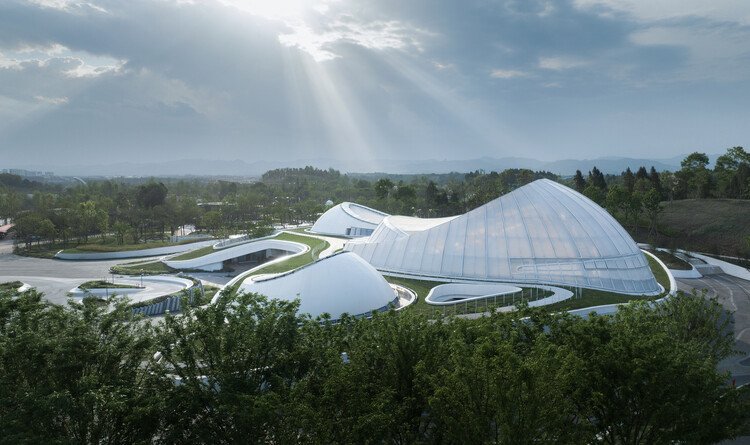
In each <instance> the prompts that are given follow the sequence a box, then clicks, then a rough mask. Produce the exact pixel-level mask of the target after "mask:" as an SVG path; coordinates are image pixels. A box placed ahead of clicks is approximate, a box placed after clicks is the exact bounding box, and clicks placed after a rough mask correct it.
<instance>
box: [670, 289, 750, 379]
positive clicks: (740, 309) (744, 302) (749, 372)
mask: <svg viewBox="0 0 750 445" xmlns="http://www.w3.org/2000/svg"><path fill="white" fill-rule="evenodd" d="M677 287H678V288H679V289H680V290H683V291H686V292H691V291H692V290H693V289H697V290H699V291H702V290H705V291H706V292H707V295H708V296H710V297H713V296H718V300H719V302H720V303H721V304H722V306H724V308H726V309H727V310H730V311H732V312H734V317H733V318H734V338H735V340H736V342H737V349H738V351H739V353H740V354H739V355H738V356H736V357H731V358H729V359H727V360H724V361H723V362H722V363H721V364H720V365H719V366H720V369H722V370H728V371H730V372H731V373H732V376H733V377H734V378H735V379H736V383H737V385H743V384H748V383H750V281H745V280H742V279H740V278H736V277H733V276H731V275H727V274H716V275H706V276H704V277H703V278H697V279H678V280H677Z"/></svg>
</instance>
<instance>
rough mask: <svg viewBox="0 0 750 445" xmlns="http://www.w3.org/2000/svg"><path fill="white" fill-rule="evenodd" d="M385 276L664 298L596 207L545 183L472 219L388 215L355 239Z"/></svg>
mask: <svg viewBox="0 0 750 445" xmlns="http://www.w3.org/2000/svg"><path fill="white" fill-rule="evenodd" d="M345 249H346V250H348V251H352V252H355V253H357V254H358V255H359V256H361V257H362V258H363V259H365V260H366V261H367V262H369V263H370V264H372V265H373V266H375V268H377V269H378V270H380V271H381V272H386V273H388V272H390V273H397V274H401V275H407V276H414V277H421V278H432V279H442V280H446V279H448V280H449V279H463V280H466V279H468V280H474V281H509V282H515V283H544V284H553V285H568V286H577V287H586V288H593V289H602V290H608V291H614V292H619V293H626V294H649V295H654V294H658V293H659V292H661V290H662V289H661V287H660V286H659V284H658V283H657V282H656V279H655V278H654V276H653V274H652V272H651V269H650V267H649V264H648V261H647V259H646V258H645V256H644V254H643V253H642V252H641V251H640V249H639V248H638V246H637V245H636V243H635V242H634V241H633V239H632V238H631V237H630V235H629V234H628V233H627V232H626V231H625V229H623V227H622V226H621V225H620V224H619V223H618V222H617V221H616V220H615V219H614V218H613V217H612V216H611V215H610V214H609V213H607V211H605V210H604V209H603V208H601V207H600V206H598V205H597V204H596V203H594V202H593V201H591V200H590V199H588V198H586V197H585V196H583V195H581V194H580V193H578V192H576V191H574V190H571V189H570V188H568V187H565V186H563V185H561V184H558V183H556V182H553V181H550V180H547V179H540V180H538V181H534V182H532V183H530V184H527V185H525V186H523V187H520V188H518V189H516V190H514V191H513V192H511V193H508V194H506V195H504V196H501V197H500V198H497V199H495V200H494V201H491V202H489V203H487V204H485V205H483V206H481V207H479V208H477V209H474V210H472V211H470V212H468V213H466V214H463V215H459V216H455V217H450V218H439V219H421V218H412V217H404V216H387V217H384V218H383V220H382V221H381V222H380V224H378V226H377V228H376V229H375V230H374V232H373V233H372V235H370V236H369V237H365V238H359V239H355V240H352V241H350V242H348V243H347V244H346V247H345Z"/></svg>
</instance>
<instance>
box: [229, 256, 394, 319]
mask: <svg viewBox="0 0 750 445" xmlns="http://www.w3.org/2000/svg"><path fill="white" fill-rule="evenodd" d="M240 290H241V291H244V292H255V293H258V294H261V295H265V296H267V297H269V298H276V299H281V300H289V301H291V300H294V299H296V298H299V299H300V302H301V303H300V309H299V311H300V312H301V313H308V314H310V315H312V316H313V317H317V316H318V315H321V314H323V313H328V314H330V315H331V317H332V318H333V319H338V318H341V315H342V314H344V313H347V314H350V315H365V314H368V313H370V312H373V311H378V310H385V309H387V308H388V307H389V306H390V304H391V303H395V302H396V300H397V296H396V293H395V291H394V290H393V288H391V286H390V285H389V284H388V282H386V281H385V279H384V278H383V276H382V275H380V273H379V272H378V271H377V270H375V268H374V267H372V266H371V265H370V264H369V263H367V261H365V260H363V259H362V258H360V257H359V255H357V254H355V253H351V252H342V253H339V254H336V255H332V256H329V257H327V258H324V259H322V260H319V261H316V262H314V263H311V264H309V265H307V266H304V267H301V268H299V269H295V270H293V271H291V272H287V273H283V274H280V275H271V276H268V275H265V276H264V275H259V276H256V277H250V278H247V279H246V280H245V281H244V282H243V283H242V285H241V286H240Z"/></svg>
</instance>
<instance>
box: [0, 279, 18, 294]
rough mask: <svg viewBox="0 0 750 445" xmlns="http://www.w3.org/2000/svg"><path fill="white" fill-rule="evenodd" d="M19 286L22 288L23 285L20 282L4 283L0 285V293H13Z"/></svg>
mask: <svg viewBox="0 0 750 445" xmlns="http://www.w3.org/2000/svg"><path fill="white" fill-rule="evenodd" d="M21 286H23V283H21V282H20V281H6V282H5V283H0V292H15V291H16V290H17V289H18V288H19V287H21Z"/></svg>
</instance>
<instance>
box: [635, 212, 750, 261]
mask: <svg viewBox="0 0 750 445" xmlns="http://www.w3.org/2000/svg"><path fill="white" fill-rule="evenodd" d="M662 206H663V208H664V211H663V212H662V213H661V214H660V215H659V220H658V231H659V233H658V235H656V236H655V237H653V238H654V239H650V237H649V236H648V230H647V229H645V228H644V227H643V225H641V227H640V228H639V229H638V231H637V233H634V230H633V228H632V227H631V226H630V225H627V226H626V228H627V229H628V231H629V232H630V233H631V235H633V238H635V239H636V240H637V241H639V242H647V243H652V244H654V245H656V246H660V247H667V248H677V249H686V250H692V251H695V252H707V253H714V254H721V255H729V256H735V257H744V256H745V255H748V254H750V244H749V243H748V237H750V224H748V223H747V222H748V221H750V200H740V199H684V200H679V201H673V202H664V203H662Z"/></svg>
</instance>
